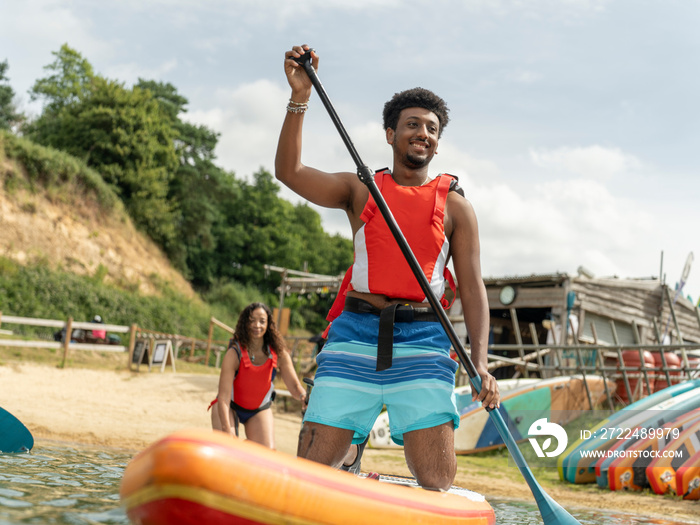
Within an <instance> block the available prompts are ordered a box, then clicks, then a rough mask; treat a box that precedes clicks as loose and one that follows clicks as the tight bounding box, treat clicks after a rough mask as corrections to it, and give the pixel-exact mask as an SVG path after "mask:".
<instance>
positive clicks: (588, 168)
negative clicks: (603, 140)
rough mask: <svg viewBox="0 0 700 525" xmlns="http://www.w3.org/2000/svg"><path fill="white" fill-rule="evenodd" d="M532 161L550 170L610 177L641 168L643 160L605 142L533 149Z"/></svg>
mask: <svg viewBox="0 0 700 525" xmlns="http://www.w3.org/2000/svg"><path fill="white" fill-rule="evenodd" d="M530 159H531V160H532V162H533V163H534V164H535V165H536V166H538V167H540V168H544V169H546V170H548V171H553V172H570V173H575V174H576V175H581V176H583V177H585V178H590V179H596V180H601V181H604V180H608V179H611V178H613V177H614V176H615V175H618V174H621V173H626V172H629V171H633V170H638V169H641V168H642V167H643V164H642V162H641V161H640V160H639V159H637V158H636V157H635V156H633V155H629V154H627V153H624V152H623V151H621V150H620V149H618V148H605V147H603V146H597V145H594V146H587V147H575V148H571V147H562V148H557V149H550V150H547V149H540V150H538V149H531V150H530Z"/></svg>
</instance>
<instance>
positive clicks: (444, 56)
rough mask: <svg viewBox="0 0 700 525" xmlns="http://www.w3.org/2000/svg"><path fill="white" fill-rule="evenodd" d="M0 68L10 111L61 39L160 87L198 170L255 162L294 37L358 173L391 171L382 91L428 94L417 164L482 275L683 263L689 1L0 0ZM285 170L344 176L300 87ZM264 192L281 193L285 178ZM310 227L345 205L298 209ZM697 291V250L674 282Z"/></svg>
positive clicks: (699, 113)
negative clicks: (462, 220)
mask: <svg viewBox="0 0 700 525" xmlns="http://www.w3.org/2000/svg"><path fill="white" fill-rule="evenodd" d="M0 21H1V23H2V28H3V30H2V31H1V32H0V61H2V60H5V59H6V60H7V61H8V64H9V70H8V72H7V75H8V77H9V81H10V85H11V86H12V88H13V89H14V91H15V93H16V94H17V103H18V104H19V107H20V109H21V110H23V111H25V112H26V113H28V114H30V115H36V114H38V113H39V112H40V110H41V106H40V104H39V102H36V101H34V102H32V101H31V100H30V97H29V95H28V90H29V89H30V88H31V86H32V85H33V83H34V82H35V81H36V80H37V79H39V78H42V77H43V76H45V74H46V72H45V70H44V69H43V68H44V66H46V65H48V64H50V63H51V62H53V60H54V56H53V55H52V52H56V51H58V49H59V48H60V47H61V45H63V44H64V43H65V44H68V45H69V46H70V47H72V48H73V49H75V50H77V51H78V52H80V53H81V54H82V55H83V56H84V57H85V58H86V59H87V60H88V61H89V62H90V63H91V64H92V65H93V67H94V70H95V72H96V73H98V74H100V75H102V76H105V77H108V78H110V79H115V80H119V81H120V82H123V83H124V84H125V85H126V86H131V85H132V84H133V83H135V82H137V81H138V79H139V78H143V79H147V80H158V81H162V82H170V83H171V84H173V85H174V86H175V87H176V88H177V89H178V92H179V93H180V94H181V95H183V96H184V97H186V98H187V99H188V100H189V105H188V112H187V114H186V115H185V116H184V118H185V119H186V120H188V121H190V122H193V123H196V124H203V125H206V126H208V127H210V128H211V129H214V130H215V131H217V132H218V133H220V141H219V145H218V147H217V151H216V153H217V161H216V162H217V164H218V165H220V166H222V167H223V168H225V169H227V170H229V171H233V172H235V173H236V176H237V177H250V176H251V175H252V174H253V173H254V172H256V171H257V170H259V169H260V168H264V169H266V170H268V171H270V172H273V170H274V163H273V162H274V155H275V148H276V145H277V138H278V134H279V130H280V127H281V124H282V120H283V119H284V116H285V106H286V103H287V100H288V98H289V95H290V90H289V86H288V85H287V82H286V78H285V75H284V70H283V59H284V52H285V51H286V50H287V49H291V47H292V46H293V45H298V44H309V45H311V46H312V47H313V48H314V49H316V50H317V52H318V53H319V55H320V60H319V65H320V68H319V78H320V79H321V81H322V83H323V86H324V88H325V90H326V92H327V93H328V95H329V97H330V99H331V101H332V103H333V106H334V108H335V110H336V112H337V113H338V115H339V117H340V119H341V121H342V123H343V125H344V126H345V128H346V129H347V132H348V134H349V136H350V137H351V139H352V141H353V143H354V145H355V147H356V148H357V151H358V153H359V155H360V157H361V159H362V160H363V161H364V163H365V164H367V165H368V166H369V167H370V168H372V169H380V168H383V167H385V166H389V165H390V164H391V160H392V157H391V149H390V147H389V146H388V145H387V144H386V140H385V136H384V130H383V129H382V123H381V112H382V108H383V105H384V102H385V101H386V100H388V99H389V98H391V96H392V95H393V94H394V93H396V92H398V91H402V90H404V89H408V88H412V87H416V86H421V87H424V88H427V89H431V90H433V91H434V92H436V93H437V94H438V95H440V96H441V97H442V98H443V99H445V101H446V102H447V104H448V106H449V108H450V123H449V125H448V126H447V127H446V128H445V130H444V133H443V136H442V138H441V140H440V146H439V155H438V156H437V157H435V159H434V160H433V162H432V164H431V173H432V174H433V175H434V174H437V173H441V172H447V173H451V174H453V175H456V176H458V177H459V180H460V184H461V186H462V187H463V188H464V190H465V192H466V195H467V198H468V199H469V201H470V202H471V203H472V205H473V207H474V209H475V211H476V214H477V217H478V221H479V233H480V240H481V264H482V273H483V275H484V277H504V276H525V275H530V274H550V273H555V272H565V273H569V274H572V275H575V274H576V273H577V270H578V268H579V267H584V268H585V269H586V270H587V271H588V272H590V273H592V274H594V275H595V276H596V277H611V276H617V277H621V278H628V277H631V278H654V277H656V278H659V277H662V278H663V279H665V281H666V282H667V283H668V284H669V285H670V286H671V287H674V286H676V283H678V282H679V281H680V279H681V274H682V272H683V269H684V266H685V264H686V261H687V260H688V258H689V255H690V254H691V253H692V252H694V253H695V256H697V257H700V235H699V234H698V232H697V230H696V228H697V227H698V225H700V206H698V202H697V201H698V198H699V197H700V177H699V176H698V168H699V165H700V162H699V161H700V70H699V69H698V56H700V32H699V31H697V27H698V24H700V1H698V0H461V1H456V0H455V1H448V0H430V1H429V2H425V1H423V2H417V1H413V0H406V1H401V0H306V1H304V2H288V1H282V0H264V1H258V2H251V1H250V0H245V1H242V0H241V1H239V0H146V1H144V0H138V1H136V0H121V1H118V2H116V1H108V0H105V1H100V2H95V1H93V0H72V1H71V0H25V1H22V2H18V1H14V0H0ZM302 161H303V162H304V163H305V164H307V165H310V166H314V167H316V168H319V169H322V170H325V171H331V172H336V171H355V164H354V162H353V161H352V158H351V157H350V155H349V154H348V151H347V149H346V148H345V145H344V144H343V142H342V140H341V139H340V136H339V134H338V133H337V131H336V129H335V127H334V126H333V124H332V122H331V120H330V118H329V117H328V114H327V112H326V111H325V109H324V107H323V105H322V104H321V102H320V100H319V98H318V96H317V95H316V94H315V93H314V94H313V95H312V98H311V102H310V109H309V111H308V112H307V115H306V119H305V129H304V148H303V154H302ZM280 194H281V196H282V197H284V198H286V199H288V200H290V201H292V202H300V199H299V198H297V197H296V195H294V194H293V193H291V192H290V191H289V190H287V189H286V188H283V189H282V190H281V192H280ZM314 209H316V210H317V211H318V212H319V213H320V214H321V217H322V220H323V225H324V228H325V229H326V231H328V232H329V233H340V234H341V235H343V236H346V237H348V238H349V237H350V236H351V231H350V227H349V225H348V221H347V218H346V216H345V214H344V213H343V212H341V211H338V210H326V209H322V208H318V207H315V206H314ZM683 293H684V295H690V296H691V297H692V299H693V301H694V302H697V301H698V298H699V297H700V261H696V262H695V263H694V264H693V265H692V266H691V268H690V272H689V274H688V278H687V279H686V282H685V286H684V288H683Z"/></svg>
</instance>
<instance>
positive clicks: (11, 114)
mask: <svg viewBox="0 0 700 525" xmlns="http://www.w3.org/2000/svg"><path fill="white" fill-rule="evenodd" d="M8 69H9V65H8V64H7V60H5V61H4V62H0V129H10V128H11V127H12V126H13V125H14V124H18V123H20V122H21V121H22V118H23V117H22V115H21V114H20V113H18V112H17V108H16V106H15V104H14V102H13V100H14V98H15V92H14V90H13V89H12V87H11V86H10V85H9V83H8V80H9V79H8V77H7V70H8Z"/></svg>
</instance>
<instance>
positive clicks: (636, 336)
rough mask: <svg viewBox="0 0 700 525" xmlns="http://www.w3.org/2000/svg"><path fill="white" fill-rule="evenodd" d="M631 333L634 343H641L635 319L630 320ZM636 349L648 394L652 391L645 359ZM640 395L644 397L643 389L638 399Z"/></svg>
mask: <svg viewBox="0 0 700 525" xmlns="http://www.w3.org/2000/svg"><path fill="white" fill-rule="evenodd" d="M632 334H633V335H634V342H635V344H638V345H641V344H642V338H641V337H640V336H639V328H638V327H637V321H635V320H634V319H633V320H632ZM637 351H638V352H639V371H640V372H641V373H642V375H643V376H644V384H645V385H646V386H647V395H648V396H650V395H652V394H653V393H654V392H653V389H652V388H651V386H650V385H649V374H648V373H647V366H646V361H645V360H644V351H643V350H642V349H641V348H638V349H637ZM670 384H671V383H670V382H669V385H670ZM642 397H644V389H642V393H641V394H640V399H641V398H642Z"/></svg>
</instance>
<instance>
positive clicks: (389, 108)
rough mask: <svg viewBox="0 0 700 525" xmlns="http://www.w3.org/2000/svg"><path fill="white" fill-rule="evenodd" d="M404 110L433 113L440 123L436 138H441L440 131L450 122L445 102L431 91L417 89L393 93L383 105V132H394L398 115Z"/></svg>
mask: <svg viewBox="0 0 700 525" xmlns="http://www.w3.org/2000/svg"><path fill="white" fill-rule="evenodd" d="M406 108H424V109H427V110H428V111H432V112H433V113H435V115H437V118H438V120H439V121H440V129H439V130H438V138H439V137H441V136H442V130H443V129H445V126H447V123H448V122H449V121H450V117H449V116H448V112H449V111H450V110H449V108H448V107H447V104H445V101H444V100H443V99H441V98H440V97H438V96H437V95H436V94H435V93H433V92H432V91H430V90H428V89H424V88H421V87H417V88H413V89H407V90H406V91H401V92H400V93H395V94H394V96H393V97H391V100H389V101H388V102H387V103H386V104H384V130H387V129H389V128H391V129H393V130H395V129H396V126H397V124H398V123H399V114H400V113H401V111H402V110H404V109H406Z"/></svg>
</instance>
